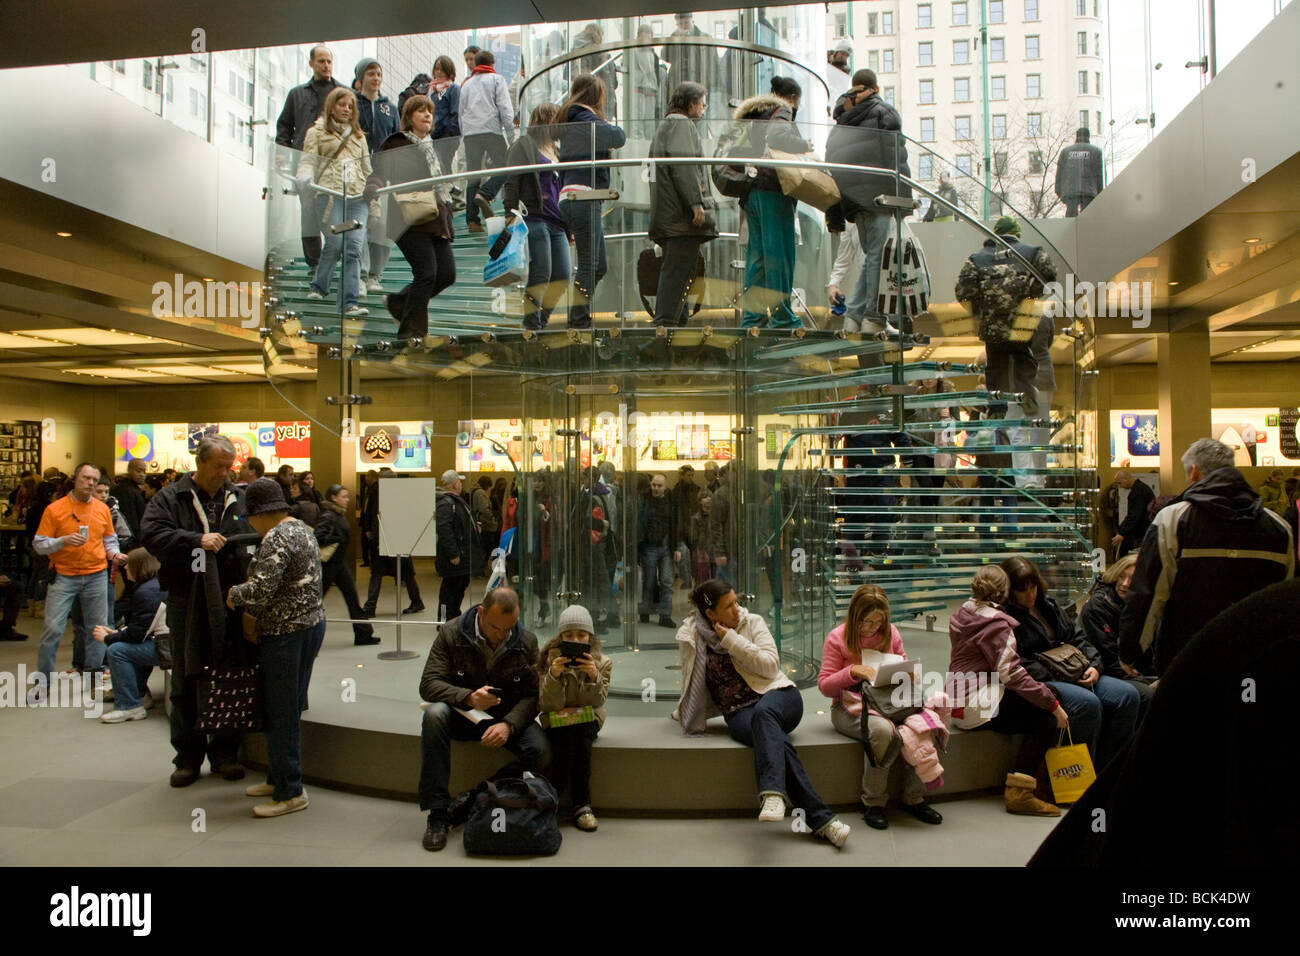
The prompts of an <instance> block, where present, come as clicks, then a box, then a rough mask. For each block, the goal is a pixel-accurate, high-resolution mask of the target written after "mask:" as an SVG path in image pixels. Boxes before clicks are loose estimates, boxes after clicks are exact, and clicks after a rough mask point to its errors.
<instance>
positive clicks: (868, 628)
mask: <svg viewBox="0 0 1300 956" xmlns="http://www.w3.org/2000/svg"><path fill="white" fill-rule="evenodd" d="M884 624H885V619H884V618H883V617H881V616H879V615H872V616H871V617H867V618H863V619H862V623H860V624H859V625H858V632H859V633H861V634H874V633H876V631H878V630H880V629H881V627H883V626H884Z"/></svg>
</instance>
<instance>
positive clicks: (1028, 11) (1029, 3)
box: [1025, 0, 1038, 20]
mask: <svg viewBox="0 0 1300 956" xmlns="http://www.w3.org/2000/svg"><path fill="white" fill-rule="evenodd" d="M1025 19H1026V20H1037V19H1038V0H1025Z"/></svg>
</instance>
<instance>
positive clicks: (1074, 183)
mask: <svg viewBox="0 0 1300 956" xmlns="http://www.w3.org/2000/svg"><path fill="white" fill-rule="evenodd" d="M1089 138H1090V134H1089V133H1088V127H1086V126H1083V127H1080V129H1079V131H1078V133H1077V135H1076V137H1075V141H1074V143H1073V144H1071V145H1069V146H1067V147H1065V148H1064V149H1063V150H1061V155H1060V156H1058V157H1057V159H1056V195H1057V196H1059V197H1060V198H1061V200H1062V201H1063V202H1064V203H1065V215H1066V218H1073V217H1075V216H1077V215H1079V213H1081V212H1082V211H1083V210H1084V209H1086V208H1087V206H1088V203H1090V202H1092V201H1093V199H1095V198H1096V197H1097V193H1099V192H1101V190H1102V186H1103V185H1104V183H1103V182H1102V180H1103V178H1104V176H1105V174H1104V171H1103V170H1104V167H1103V164H1102V158H1101V148H1100V147H1098V146H1094V145H1092V143H1090V142H1089V141H1088V140H1089Z"/></svg>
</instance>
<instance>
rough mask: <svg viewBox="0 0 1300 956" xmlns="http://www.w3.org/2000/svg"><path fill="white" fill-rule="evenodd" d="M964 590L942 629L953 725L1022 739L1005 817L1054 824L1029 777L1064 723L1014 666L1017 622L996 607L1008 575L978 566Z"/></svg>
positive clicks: (1042, 691) (1048, 697)
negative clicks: (947, 644)
mask: <svg viewBox="0 0 1300 956" xmlns="http://www.w3.org/2000/svg"><path fill="white" fill-rule="evenodd" d="M970 589H971V599H970V600H969V601H967V602H966V603H965V604H963V605H962V606H961V607H960V608H958V609H957V612H956V613H955V614H953V616H952V619H951V620H950V621H949V622H948V639H949V641H951V642H952V651H951V654H950V657H949V661H948V681H947V684H948V696H949V697H950V698H952V703H953V711H952V718H953V720H952V722H953V724H955V725H956V726H957V727H960V728H961V729H963V730H978V729H983V728H985V727H987V728H990V729H992V730H996V731H999V732H1001V733H1004V734H1024V735H1025V736H1024V739H1023V741H1022V742H1021V744H1020V752H1019V753H1018V754H1017V755H1016V763H1015V770H1014V771H1012V772H1011V773H1009V774H1007V780H1006V789H1005V790H1004V791H1003V799H1004V800H1005V802H1006V807H1007V812H1008V813H1023V814H1029V815H1032V816H1042V817H1058V816H1060V815H1061V811H1060V809H1059V808H1057V807H1056V806H1054V805H1053V804H1051V803H1048V802H1047V801H1046V800H1040V799H1039V798H1038V797H1036V796H1035V795H1034V787H1035V785H1036V784H1037V781H1036V780H1035V775H1036V774H1037V772H1038V767H1039V765H1040V764H1042V763H1043V758H1044V756H1045V755H1046V754H1047V748H1049V747H1051V746H1052V744H1053V743H1054V742H1055V738H1056V736H1057V734H1058V731H1059V730H1063V729H1064V728H1065V727H1066V726H1067V725H1068V724H1069V718H1068V717H1067V716H1066V714H1065V709H1064V708H1063V707H1061V705H1060V703H1059V702H1058V701H1057V699H1056V695H1055V694H1053V693H1052V689H1051V688H1050V687H1048V686H1047V685H1046V684H1042V683H1040V682H1039V681H1036V680H1034V678H1032V677H1030V676H1029V673H1028V672H1027V671H1026V670H1025V668H1024V665H1022V664H1021V663H1020V654H1019V652H1018V651H1017V649H1016V635H1015V627H1016V619H1015V618H1013V617H1012V616H1011V615H1009V614H1007V612H1006V611H1003V610H1002V609H1001V608H1000V607H998V605H999V604H1001V603H1002V602H1004V601H1006V599H1007V595H1008V594H1009V593H1010V589H1011V582H1010V580H1009V579H1008V578H1007V575H1006V572H1005V571H1003V570H1002V569H1001V568H998V567H993V566H992V565H989V566H986V567H982V568H980V569H979V570H978V571H976V572H975V577H974V579H973V580H972V581H971V586H970Z"/></svg>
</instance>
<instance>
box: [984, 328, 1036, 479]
mask: <svg viewBox="0 0 1300 956" xmlns="http://www.w3.org/2000/svg"><path fill="white" fill-rule="evenodd" d="M984 352H985V355H986V356H987V358H988V365H987V366H986V367H985V369H984V383H985V385H987V386H988V390H989V391H990V392H992V391H1000V392H1020V393H1023V395H1024V399H1023V401H1022V402H1007V401H1005V400H1000V401H991V402H989V406H988V414H989V417H990V418H1034V417H1036V416H1037V415H1038V389H1037V388H1035V386H1034V379H1035V378H1036V377H1037V376H1038V360H1037V359H1036V358H1034V353H1033V352H1031V351H1029V345H1028V344H1027V343H1016V344H1005V345H986V346H985V348H984ZM1027 432H1028V429H1022V428H1010V429H998V435H1000V436H1002V438H1003V439H1005V440H998V439H996V438H995V442H996V444H999V445H1001V444H1020V443H1024V442H1026V441H1028V435H1027ZM985 457H986V460H987V461H988V464H987V465H981V466H980V467H989V468H1009V467H1015V468H1029V467H1031V464H1032V462H1031V460H1030V456H1029V454H1028V453H1025V452H1016V453H1015V454H1011V455H1008V454H996V455H988V456H985Z"/></svg>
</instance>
